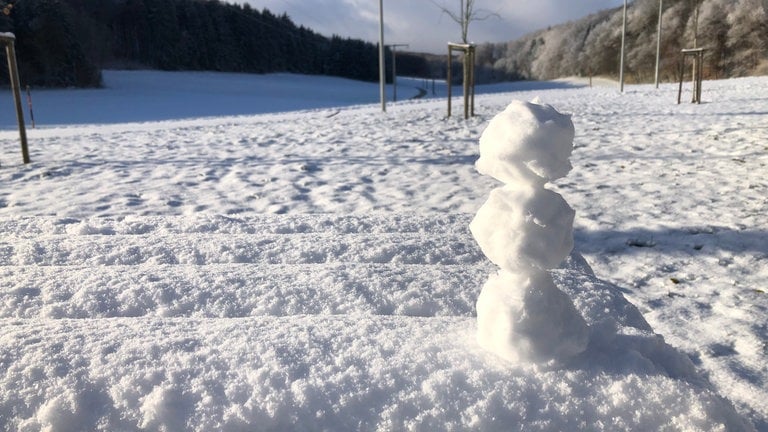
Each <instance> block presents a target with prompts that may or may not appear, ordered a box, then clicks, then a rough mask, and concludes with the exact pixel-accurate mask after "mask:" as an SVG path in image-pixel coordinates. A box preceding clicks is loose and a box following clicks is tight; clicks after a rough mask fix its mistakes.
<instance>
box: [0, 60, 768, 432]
mask: <svg viewBox="0 0 768 432" xmlns="http://www.w3.org/2000/svg"><path fill="white" fill-rule="evenodd" d="M134 73H135V74H137V75H132V74H134ZM134 73H118V75H124V76H125V80H126V81H128V80H131V79H132V78H131V77H132V76H134V77H136V79H137V80H138V82H137V83H134V84H133V85H132V87H131V89H130V93H132V94H133V96H134V97H135V98H136V99H142V98H143V100H150V98H151V97H152V96H153V95H156V94H157V91H158V90H157V89H150V87H151V86H152V83H151V82H150V83H145V84H141V82H142V81H143V79H142V76H143V77H145V78H146V77H157V76H158V74H159V73H146V72H134ZM159 75H162V74H159ZM167 77H168V81H169V82H176V83H179V85H182V84H181V83H183V82H186V80H187V79H189V80H192V81H194V80H197V79H198V78H199V75H197V74H169V75H167ZM289 78H290V79H293V80H296V81H297V82H296V84H295V85H296V86H300V87H302V88H305V89H311V90H306V91H305V94H304V95H303V96H306V97H307V98H311V97H312V95H311V94H310V93H311V92H314V90H315V89H316V88H318V87H319V88H322V89H323V91H328V85H327V84H326V85H323V86H317V85H315V86H313V85H312V84H311V83H312V80H313V79H315V78H303V77H296V76H293V77H282V76H281V77H275V79H276V80H278V81H279V80H284V79H289ZM264 79H268V78H266V77H258V80H256V81H261V82H263V81H262V80H264ZM223 81H227V79H226V78H224V79H223ZM254 82H255V81H254ZM142 85H147V86H148V87H147V88H148V90H146V91H145V92H144V91H141V90H140V89H141V88H142ZM197 87H198V86H195V85H191V86H190V88H189V90H188V91H187V92H186V93H184V92H172V93H169V94H168V95H166V97H165V98H164V100H163V103H160V102H157V103H158V104H159V105H162V106H163V107H164V108H163V109H165V110H166V112H167V113H169V114H168V115H166V116H162V117H158V118H160V119H164V120H166V121H163V122H143V123H138V122H135V123H124V121H139V120H146V119H147V118H146V117H141V116H140V115H139V114H140V113H137V115H136V117H135V118H130V114H131V111H132V110H136V111H138V109H137V106H142V107H145V108H142V110H146V111H147V112H149V113H150V114H151V113H152V107H153V106H155V105H154V103H153V104H152V105H135V106H132V108H131V109H127V107H128V104H126V105H121V104H123V103H124V102H125V98H126V91H124V90H121V89H120V88H108V89H104V90H92V91H91V90H89V91H76V90H71V91H70V90H67V91H50V92H49V93H48V94H50V95H51V96H50V97H51V98H52V99H50V100H54V99H55V100H58V101H66V100H72V101H74V100H78V98H86V97H87V98H91V97H93V98H94V99H93V100H94V104H93V105H91V108H92V109H93V111H92V112H91V113H90V114H88V113H87V109H86V107H76V106H75V105H66V104H64V102H61V103H62V105H59V107H60V108H57V109H55V110H51V111H48V112H47V113H46V111H45V109H44V108H43V107H42V106H41V103H43V102H40V101H44V100H45V97H43V96H41V97H40V98H37V97H36V98H35V107H36V117H38V115H37V114H38V113H41V114H40V116H39V118H40V120H39V125H40V126H41V127H38V128H37V129H34V130H31V129H30V130H29V131H28V132H29V138H30V151H31V157H32V161H33V163H32V164H30V165H27V166H24V165H22V164H21V155H20V154H19V153H20V151H19V149H18V136H17V133H16V132H15V131H14V130H13V128H12V124H13V121H12V120H8V121H7V125H4V130H2V131H0V149H1V151H0V164H2V165H0V226H1V227H2V228H0V230H1V231H2V239H1V240H0V317H1V318H0V327H1V328H2V334H1V335H0V369H1V370H3V374H2V375H0V430H22V431H32V430H51V431H68V430H93V429H96V430H124V431H130V430H166V431H175V430H195V431H209V430H231V431H238V430H291V429H292V430H440V429H443V430H466V429H475V430H606V431H607V430H627V429H629V430H703V431H709V430H729V431H730V430H735V431H740V430H754V429H756V430H760V431H766V430H768V403H767V402H766V401H768V390H766V388H768V386H767V385H766V383H767V382H768V366H766V365H767V364H768V362H766V356H767V355H768V343H767V341H768V322H767V319H766V316H768V297H767V296H766V285H765V282H766V280H768V266H766V264H767V263H768V248H767V246H766V245H768V234H767V233H766V228H765V227H766V226H768V208H766V207H768V198H767V197H766V192H767V191H768V180H766V179H765V170H766V162H768V156H767V155H766V150H768V144H767V143H768V109H766V107H768V99H766V97H765V96H764V95H765V94H766V88H768V78H765V77H763V78H744V79H736V80H727V81H713V82H710V81H707V82H705V83H704V87H703V88H704V92H703V97H704V99H705V102H706V103H704V104H702V105H691V104H682V105H676V104H675V101H676V92H677V87H676V86H674V85H663V86H662V88H661V89H659V90H656V89H654V88H652V86H629V87H627V91H626V92H625V93H624V94H620V93H618V92H617V91H616V89H614V88H605V87H600V88H598V87H595V88H576V87H572V86H567V85H565V84H562V83H560V84H558V83H555V84H551V85H548V86H547V87H548V88H541V89H539V90H535V91H519V92H513V93H498V94H485V95H480V96H478V98H477V109H476V110H477V112H478V113H479V115H478V116H477V117H475V118H473V119H470V120H469V121H464V120H462V119H459V118H451V119H445V118H444V113H445V100H440V99H433V100H419V101H411V102H401V103H398V104H396V105H393V106H392V107H391V109H390V110H389V111H388V112H387V113H386V114H382V113H381V112H380V109H379V107H378V106H377V105H375V104H374V105H363V106H354V107H348V108H341V109H339V108H325V107H317V106H311V105H310V106H301V105H295V106H294V108H286V107H285V106H282V105H281V106H278V105H277V103H276V102H274V100H269V99H265V101H264V102H263V105H261V103H260V102H259V99H258V98H254V99H251V100H250V102H249V104H251V105H253V106H256V107H257V108H255V109H261V110H263V111H266V110H270V108H273V110H284V109H296V108H301V109H306V110H305V111H301V112H287V113H271V114H261V115H241V114H249V113H250V112H218V113H217V112H216V110H220V109H224V108H222V107H219V106H218V104H219V103H220V102H219V100H218V99H216V97H217V96H215V95H212V94H208V95H207V97H206V95H205V94H201V93H197V92H196V90H195V91H193V90H194V89H196V88H197ZM364 89H365V91H366V94H368V93H367V92H368V90H370V89H375V85H371V86H369V87H365V86H364ZM398 90H399V91H398V93H400V89H398ZM361 91H363V88H362V87H361ZM40 93H44V94H45V93H46V92H42V91H41V92H37V93H36V94H40ZM96 93H98V98H96V96H93V95H94V94H96ZM374 94H375V93H374ZM179 95H182V96H183V97H178V96H179ZM2 96H3V98H4V99H5V100H7V101H8V105H11V102H10V95H9V94H8V92H5V93H3V94H2ZM303 96H302V95H297V97H303ZM534 96H540V97H541V98H542V99H543V100H545V101H546V102H547V103H549V104H552V105H553V106H555V107H556V108H557V109H558V110H559V111H561V112H565V113H570V114H572V115H573V117H572V119H573V122H574V125H575V132H576V134H575V140H574V144H575V149H574V152H573V154H572V156H571V162H572V165H573V171H571V172H570V173H569V174H568V176H567V177H565V178H563V179H560V180H558V181H557V182H555V183H554V184H552V185H549V186H548V187H552V188H553V189H554V190H555V191H556V192H558V193H559V194H561V195H562V196H563V197H564V198H565V200H566V201H567V202H568V203H569V204H570V206H571V207H573V208H574V209H575V210H576V217H575V222H574V232H575V250H576V251H577V252H578V253H577V254H573V255H571V257H570V258H569V259H568V260H567V261H566V264H565V265H564V266H563V267H562V268H560V269H556V270H552V271H551V272H550V273H551V275H552V278H553V280H554V282H555V285H556V286H557V288H558V289H560V290H561V291H562V292H564V293H565V294H566V295H567V296H568V297H569V298H570V300H571V301H572V302H573V304H574V306H575V308H576V309H577V311H578V312H579V313H580V314H581V315H582V317H583V318H584V320H585V321H586V323H587V325H588V326H589V330H590V345H589V346H588V348H587V350H586V351H585V352H584V353H583V354H582V355H580V356H577V357H576V358H575V359H574V360H573V361H571V362H569V363H568V364H566V365H562V366H558V367H551V368H544V367H538V366H534V365H530V364H510V363H508V362H506V361H504V360H502V359H500V358H499V357H496V356H495V355H493V354H490V353H488V352H486V351H484V350H483V349H481V348H480V347H479V346H478V345H477V342H476V340H475V332H476V319H475V312H474V310H475V309H474V308H475V305H474V302H475V301H476V300H477V296H478V294H479V292H480V288H481V286H482V284H483V283H484V281H485V279H486V278H487V276H488V275H489V274H490V273H492V272H493V271H494V269H495V267H494V266H493V265H492V264H491V263H490V262H488V260H487V259H485V257H484V256H483V254H482V252H481V251H480V249H479V247H478V246H477V244H476V243H475V242H474V240H473V239H472V237H471V234H470V233H469V229H468V225H469V222H470V220H471V219H472V216H473V215H474V214H475V213H476V212H477V210H478V208H479V207H480V206H481V204H482V203H483V202H484V200H485V199H486V198H487V194H488V191H489V190H491V189H492V188H494V187H497V186H499V183H498V182H496V181H495V180H493V179H491V178H489V177H487V176H481V175H479V174H478V173H477V171H476V170H475V167H474V163H475V161H476V160H477V158H478V155H479V154H478V139H479V137H480V133H481V132H482V131H483V130H484V129H485V127H486V126H487V124H488V121H489V120H490V119H491V118H492V117H493V116H495V115H496V114H497V113H499V112H501V111H502V110H503V109H504V107H506V106H507V105H508V104H509V102H510V101H511V100H515V99H519V100H531V99H532V98H533V97H534ZM33 97H35V95H33ZM366 97H369V96H366ZM375 97H376V96H374V100H373V101H370V102H375ZM232 98H235V96H232V97H231V98H230V99H228V100H232ZM206 100H210V102H205V101H206ZM96 101H98V103H97V102H96ZM189 101H196V104H198V105H200V106H206V105H208V104H210V106H207V108H209V110H207V111H206V112H205V113H201V112H190V111H188V109H189V106H190V105H192V104H190V103H189ZM286 103H287V102H286ZM338 103H339V104H350V103H352V104H357V103H360V102H357V101H352V100H350V101H346V102H345V101H340V102H338ZM51 104H52V106H55V104H54V103H53V102H52V103H51ZM67 106H70V107H71V109H70V111H72V113H70V112H67V111H68V110H67V109H63V108H62V107H67ZM110 107H111V108H110ZM121 107H125V108H126V110H122V109H121ZM3 109H6V108H3ZM8 109H9V112H12V111H10V108H8ZM174 110H177V111H176V114H174ZM77 112H80V114H78V115H82V116H84V117H78V118H74V114H75V113H77ZM42 113H45V114H42ZM70 114H72V115H73V117H69V115H70ZM224 114H238V115H237V116H230V117H210V116H215V115H224ZM2 115H3V118H6V116H5V111H3V112H2ZM148 115H149V114H148ZM195 115H204V116H207V118H199V119H194V118H188V117H190V116H195ZM126 116H128V118H126ZM174 118H177V119H180V120H173V119H174ZM83 119H87V120H83ZM85 121H88V122H89V123H99V124H80V123H83V122H85ZM112 122H114V123H112ZM57 124H58V125H62V126H53V125H57ZM579 253H580V254H579ZM582 255H583V257H584V258H581V256H582ZM592 270H593V271H594V272H592ZM662 337H663V339H662Z"/></svg>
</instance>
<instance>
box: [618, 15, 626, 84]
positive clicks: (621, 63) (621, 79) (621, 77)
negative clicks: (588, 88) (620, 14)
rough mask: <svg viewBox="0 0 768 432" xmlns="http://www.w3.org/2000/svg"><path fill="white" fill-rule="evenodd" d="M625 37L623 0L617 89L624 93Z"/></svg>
mask: <svg viewBox="0 0 768 432" xmlns="http://www.w3.org/2000/svg"><path fill="white" fill-rule="evenodd" d="M626 37H627V0H624V20H623V21H622V26H621V59H620V60H619V89H620V90H621V92H622V93H624V41H625V39H626Z"/></svg>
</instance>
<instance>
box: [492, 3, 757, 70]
mask: <svg viewBox="0 0 768 432" xmlns="http://www.w3.org/2000/svg"><path fill="white" fill-rule="evenodd" d="M663 5H664V10H663V15H662V40H661V56H662V61H661V77H662V79H663V80H664V81H674V80H676V79H677V77H678V73H679V72H678V71H679V61H680V50H681V49H682V48H691V47H693V45H694V27H695V25H694V23H695V22H696V19H695V17H696V14H695V8H694V2H691V1H689V0H672V1H670V0H667V1H664V2H663ZM767 11H768V2H767V1H765V0H703V1H701V2H700V6H699V14H698V29H697V30H698V31H697V32H696V34H697V41H696V45H697V46H698V47H705V48H706V49H707V53H706V57H705V67H704V77H705V78H725V77H738V76H746V75H756V74H757V75H759V74H766V73H768V26H766V25H765V23H766V22H768V15H767V14H766V12H767ZM658 16H659V1H658V0H635V1H633V2H631V3H630V6H629V8H628V12H627V37H626V60H625V61H626V71H625V73H626V77H627V80H628V81H630V82H652V81H653V79H654V73H655V64H656V41H657V24H658ZM621 28H622V8H616V9H612V10H606V11H602V12H599V13H596V14H593V15H590V16H588V17H585V18H584V19H581V20H577V21H572V22H568V23H565V24H561V25H557V26H552V27H550V28H548V29H544V30H541V31H538V32H534V33H532V34H529V35H528V36H526V37H523V38H521V39H518V40H515V41H512V42H509V43H501V44H483V45H481V46H480V47H478V51H477V59H478V63H479V68H480V69H481V73H484V74H485V75H493V74H496V75H504V74H515V75H519V76H521V77H522V78H524V79H552V78H557V77H564V76H600V75H604V76H618V70H619V56H620V49H621Z"/></svg>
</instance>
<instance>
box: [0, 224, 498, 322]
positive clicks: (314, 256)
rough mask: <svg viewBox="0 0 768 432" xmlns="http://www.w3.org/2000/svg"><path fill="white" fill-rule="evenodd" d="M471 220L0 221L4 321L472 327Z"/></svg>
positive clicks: (481, 273) (477, 272) (475, 266)
mask: <svg viewBox="0 0 768 432" xmlns="http://www.w3.org/2000/svg"><path fill="white" fill-rule="evenodd" d="M468 223H469V216H467V215H434V216H417V215H401V214H395V215H371V216H337V215H297V216H285V215H282V216H256V217H248V218H232V217H223V216H208V217H203V216H194V217H181V216H175V217H161V216H148V217H130V218H120V219H101V218H99V219H83V220H79V219H70V218H66V219H62V218H55V217H42V218H29V219H10V218H9V219H0V231H2V232H3V238H2V240H0V318H80V319H82V318H113V317H141V316H147V317H148V316H154V317H198V318H240V317H254V316H278V317H282V316H291V315H332V314H369V315H371V314H372V315H406V316H464V317H468V316H472V315H473V314H474V301H475V299H476V296H477V293H478V291H479V288H480V286H481V285H482V282H483V280H484V279H485V278H486V277H487V274H488V273H489V271H491V265H490V264H489V263H488V262H487V260H485V259H484V257H483V255H482V253H481V252H480V250H479V249H478V247H477V246H476V244H475V242H474V240H473V239H472V238H471V236H470V234H469V232H468V229H467V225H468Z"/></svg>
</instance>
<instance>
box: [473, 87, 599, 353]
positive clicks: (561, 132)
mask: <svg viewBox="0 0 768 432" xmlns="http://www.w3.org/2000/svg"><path fill="white" fill-rule="evenodd" d="M573 137H574V128H573V123H572V122H571V118H570V116H569V115H565V114H561V113H559V112H558V111H557V110H555V109H554V108H553V107H551V106H549V105H546V104H542V103H540V102H539V101H537V100H535V101H533V102H522V101H515V102H512V103H511V104H510V105H509V106H508V107H507V108H506V109H505V110H504V111H503V112H501V113H499V114H498V115H497V116H496V117H494V118H493V119H492V120H491V122H490V123H489V124H488V127H487V128H486V129H485V131H484V132H483V134H482V136H481V138H480V158H479V159H478V160H477V163H476V167H477V170H478V171H479V172H480V173H481V174H484V175H488V176H491V177H493V178H495V179H496V180H498V181H500V182H501V183H503V186H501V187H499V188H496V189H494V190H493V191H491V193H490V195H489V197H488V199H487V201H486V202H485V203H484V204H483V206H482V207H481V208H480V209H479V210H478V212H477V214H476V215H475V217H474V219H473V220H472V222H471V223H470V231H471V232H472V235H473V237H474V238H475V240H476V241H477V242H478V244H479V245H480V248H481V249H482V251H483V253H484V254H485V255H486V256H487V257H488V259H490V260H491V262H493V263H494V264H496V265H497V266H499V270H498V272H497V273H495V274H492V275H491V276H490V277H489V278H488V280H487V282H486V283H485V284H484V285H483V288H482V291H481V293H480V296H479V297H478V300H477V327H478V328H477V340H478V342H479V344H480V345H481V346H482V347H483V348H485V349H487V350H489V351H491V352H494V353H496V354H497V355H499V356H500V357H502V358H504V359H506V360H508V361H512V362H533V363H536V364H558V363H562V362H564V361H567V360H568V359H569V358H572V357H574V356H576V355H578V354H579V353H581V352H583V351H584V350H585V349H586V347H587V343H588V341H589V330H588V327H587V324H586V322H585V321H584V319H583V318H582V316H581V315H580V314H579V313H578V312H577V311H576V309H575V307H574V305H573V303H572V302H571V299H570V298H569V297H568V296H567V295H566V294H565V293H563V292H562V291H560V290H559V289H558V288H557V286H556V285H555V283H554V281H553V279H552V276H551V275H550V273H549V271H548V270H550V269H554V268H557V267H558V266H559V265H560V264H561V263H562V262H563V261H564V260H565V259H566V258H567V257H568V255H569V254H570V252H571V249H573V218H574V214H575V212H574V210H573V209H572V208H571V207H570V206H569V205H568V203H567V202H566V201H565V200H564V199H563V197H562V196H561V195H560V194H558V193H556V192H554V191H552V190H549V189H547V188H546V187H545V186H546V183H548V182H551V181H554V180H556V179H559V178H561V177H564V176H565V175H567V174H568V172H569V171H570V170H571V168H572V167H571V163H570V156H571V152H572V151H573Z"/></svg>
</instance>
